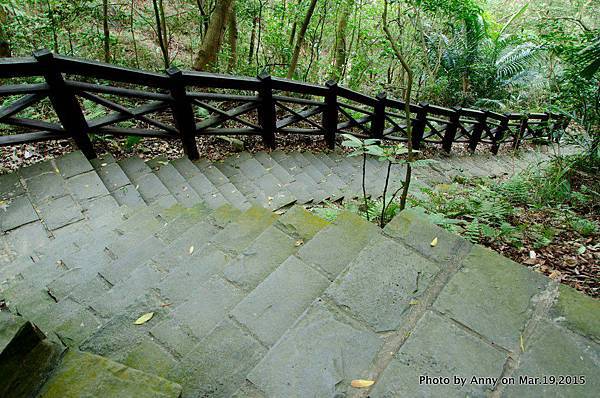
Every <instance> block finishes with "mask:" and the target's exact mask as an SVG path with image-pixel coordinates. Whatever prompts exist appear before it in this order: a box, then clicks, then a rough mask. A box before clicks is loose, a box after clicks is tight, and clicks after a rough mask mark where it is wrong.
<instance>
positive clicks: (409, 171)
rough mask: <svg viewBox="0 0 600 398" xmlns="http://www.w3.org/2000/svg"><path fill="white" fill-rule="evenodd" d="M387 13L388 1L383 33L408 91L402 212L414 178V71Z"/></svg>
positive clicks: (406, 94)
mask: <svg viewBox="0 0 600 398" xmlns="http://www.w3.org/2000/svg"><path fill="white" fill-rule="evenodd" d="M387 12H388V0H384V8H383V31H384V32H385V35H386V37H387V39H388V41H389V42H390V45H391V46H392V50H393V52H394V55H396V58H398V60H399V61H400V63H401V64H402V68H403V69H404V70H405V71H406V77H407V82H406V91H405V93H404V113H405V115H406V141H407V142H406V146H407V148H408V162H407V163H406V174H405V175H404V182H403V184H402V195H401V196H400V210H404V208H405V207H406V199H407V197H408V189H409V188H410V181H411V176H412V166H411V162H412V161H413V147H412V120H411V118H410V94H411V91H412V83H413V71H412V69H411V67H410V65H408V63H407V62H406V59H405V58H404V55H403V54H402V51H401V50H400V48H399V47H398V45H397V44H396V41H395V40H394V36H392V32H391V31H390V29H389V27H388V21H387Z"/></svg>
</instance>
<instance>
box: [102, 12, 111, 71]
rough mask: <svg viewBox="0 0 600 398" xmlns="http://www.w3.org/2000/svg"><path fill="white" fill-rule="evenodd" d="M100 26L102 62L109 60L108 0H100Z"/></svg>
mask: <svg viewBox="0 0 600 398" xmlns="http://www.w3.org/2000/svg"><path fill="white" fill-rule="evenodd" d="M102 17H103V19H102V27H103V28H104V62H110V30H109V28H108V0H102Z"/></svg>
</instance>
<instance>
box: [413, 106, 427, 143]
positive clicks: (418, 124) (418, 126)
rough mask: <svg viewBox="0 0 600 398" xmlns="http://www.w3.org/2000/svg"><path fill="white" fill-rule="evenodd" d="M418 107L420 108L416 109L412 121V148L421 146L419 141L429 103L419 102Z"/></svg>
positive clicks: (421, 137) (425, 122) (421, 136)
mask: <svg viewBox="0 0 600 398" xmlns="http://www.w3.org/2000/svg"><path fill="white" fill-rule="evenodd" d="M419 107H420V109H419V110H418V111H417V115H416V117H415V120H414V121H413V130H412V146H413V148H414V149H420V148H421V141H422V140H423V135H424V134H425V126H426V124H427V111H428V108H429V104H428V103H427V102H420V103H419Z"/></svg>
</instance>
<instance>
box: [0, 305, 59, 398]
mask: <svg viewBox="0 0 600 398" xmlns="http://www.w3.org/2000/svg"><path fill="white" fill-rule="evenodd" d="M62 352H63V348H62V347H61V346H60V345H58V344H54V343H52V342H49V341H48V340H46V336H45V335H44V333H42V332H41V331H40V330H39V329H38V328H37V327H36V326H35V325H33V324H32V323H31V322H29V321H27V320H25V319H24V318H23V317H21V316H16V315H13V314H11V313H9V312H8V311H4V310H2V311H0V372H2V377H1V378H0V396H2V397H32V396H37V395H36V394H37V392H38V390H39V389H40V387H42V385H43V383H44V382H45V380H46V378H47V377H48V376H49V375H50V374H51V372H52V370H53V369H54V367H55V366H56V365H57V364H58V362H59V361H60V356H61V353H62Z"/></svg>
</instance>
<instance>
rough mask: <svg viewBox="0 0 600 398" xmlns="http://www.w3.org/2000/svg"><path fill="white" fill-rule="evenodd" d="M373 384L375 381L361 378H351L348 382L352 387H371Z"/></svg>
mask: <svg viewBox="0 0 600 398" xmlns="http://www.w3.org/2000/svg"><path fill="white" fill-rule="evenodd" d="M373 384H375V382H374V381H373V380H361V379H357V380H352V382H351V383H350V385H351V386H352V387H354V388H366V387H371V386H372V385H373Z"/></svg>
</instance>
